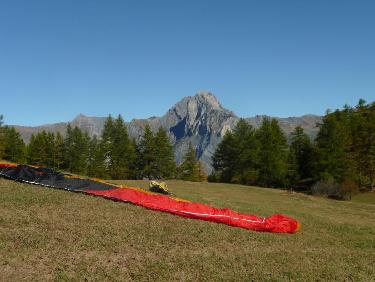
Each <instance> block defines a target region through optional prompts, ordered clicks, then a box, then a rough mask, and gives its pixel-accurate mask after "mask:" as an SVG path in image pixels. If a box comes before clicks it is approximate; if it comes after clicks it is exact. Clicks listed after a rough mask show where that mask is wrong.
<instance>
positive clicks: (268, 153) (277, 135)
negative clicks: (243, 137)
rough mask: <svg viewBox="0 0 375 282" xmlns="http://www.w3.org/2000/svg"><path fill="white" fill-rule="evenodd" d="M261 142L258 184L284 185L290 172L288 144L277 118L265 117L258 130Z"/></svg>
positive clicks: (258, 138) (257, 136)
mask: <svg viewBox="0 0 375 282" xmlns="http://www.w3.org/2000/svg"><path fill="white" fill-rule="evenodd" d="M256 138H257V140H258V142H259V143H258V144H259V151H258V167H259V176H258V184H259V185H261V186H264V187H282V186H284V185H285V184H286V176H287V172H288V165H287V160H288V144H287V141H286V138H285V136H284V134H283V132H282V131H281V129H280V126H279V124H278V122H277V120H276V119H272V120H269V119H267V118H265V119H264V120H263V122H262V125H261V126H260V128H259V129H258V130H257V132H256Z"/></svg>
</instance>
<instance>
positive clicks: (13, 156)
mask: <svg viewBox="0 0 375 282" xmlns="http://www.w3.org/2000/svg"><path fill="white" fill-rule="evenodd" d="M3 130H4V155H3V158H4V160H7V161H10V162H17V163H22V162H24V161H25V143H24V142H23V140H22V138H21V135H20V134H19V132H17V131H16V129H15V128H14V127H8V126H5V127H4V129H3Z"/></svg>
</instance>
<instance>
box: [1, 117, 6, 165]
mask: <svg viewBox="0 0 375 282" xmlns="http://www.w3.org/2000/svg"><path fill="white" fill-rule="evenodd" d="M3 118H4V117H3V115H0V160H1V159H2V158H3V154H4V145H5V140H4V139H5V137H4V127H3V123H4V122H3Z"/></svg>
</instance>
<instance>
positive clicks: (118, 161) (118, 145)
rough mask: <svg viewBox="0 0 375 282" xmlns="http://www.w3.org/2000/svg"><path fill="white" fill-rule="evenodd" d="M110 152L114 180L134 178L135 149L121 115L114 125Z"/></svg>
mask: <svg viewBox="0 0 375 282" xmlns="http://www.w3.org/2000/svg"><path fill="white" fill-rule="evenodd" d="M109 139H111V141H110V142H109V143H110V150H109V171H110V176H111V177H112V178H113V179H127V178H133V177H134V171H133V169H132V167H133V164H134V162H135V148H134V147H133V144H132V142H131V141H130V139H129V136H128V132H127V128H126V125H125V122H124V120H123V119H122V117H121V115H119V116H118V117H117V119H116V120H115V121H114V123H113V128H112V130H111V137H110V138H109Z"/></svg>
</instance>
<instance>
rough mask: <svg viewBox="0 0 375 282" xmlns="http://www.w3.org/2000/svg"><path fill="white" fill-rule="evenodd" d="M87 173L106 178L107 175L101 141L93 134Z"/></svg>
mask: <svg viewBox="0 0 375 282" xmlns="http://www.w3.org/2000/svg"><path fill="white" fill-rule="evenodd" d="M87 174H88V175H89V176H92V177H98V178H102V179H106V178H107V177H108V174H107V171H106V162H105V152H104V149H103V146H102V143H101V142H100V140H98V138H97V137H96V136H95V135H94V137H93V138H92V139H91V141H90V146H89V155H88V169H87Z"/></svg>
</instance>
